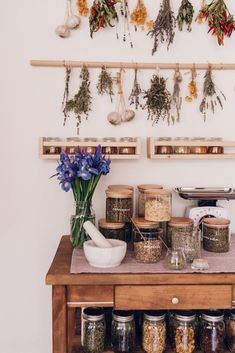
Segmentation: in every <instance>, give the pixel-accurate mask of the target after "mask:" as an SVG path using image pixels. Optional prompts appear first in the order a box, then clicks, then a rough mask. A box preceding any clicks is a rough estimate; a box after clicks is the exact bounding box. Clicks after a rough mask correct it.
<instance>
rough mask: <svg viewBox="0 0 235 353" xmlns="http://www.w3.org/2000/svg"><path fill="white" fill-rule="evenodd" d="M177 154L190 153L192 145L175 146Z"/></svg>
mask: <svg viewBox="0 0 235 353" xmlns="http://www.w3.org/2000/svg"><path fill="white" fill-rule="evenodd" d="M173 149H174V153H175V154H190V146H174V147H173Z"/></svg>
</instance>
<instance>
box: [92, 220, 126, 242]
mask: <svg viewBox="0 0 235 353" xmlns="http://www.w3.org/2000/svg"><path fill="white" fill-rule="evenodd" d="M98 225H99V230H100V232H101V233H102V234H103V236H104V237H105V238H108V239H119V240H123V241H125V240H126V233H125V223H113V222H112V223H111V222H107V221H106V220H105V219H100V220H99V222H98Z"/></svg>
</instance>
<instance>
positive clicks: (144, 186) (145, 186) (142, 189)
mask: <svg viewBox="0 0 235 353" xmlns="http://www.w3.org/2000/svg"><path fill="white" fill-rule="evenodd" d="M137 188H138V191H139V195H138V217H144V207H145V194H144V193H145V191H146V190H149V189H162V188H163V187H162V186H161V185H157V184H142V185H138V186H137Z"/></svg>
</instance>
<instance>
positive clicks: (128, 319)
mask: <svg viewBox="0 0 235 353" xmlns="http://www.w3.org/2000/svg"><path fill="white" fill-rule="evenodd" d="M111 341H112V348H113V351H114V353H132V352H134V351H135V321H134V314H133V313H132V312H131V311H124V310H114V311H113V320H112V328H111Z"/></svg>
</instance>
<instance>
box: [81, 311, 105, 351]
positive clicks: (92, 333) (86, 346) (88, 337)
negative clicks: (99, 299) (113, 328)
mask: <svg viewBox="0 0 235 353" xmlns="http://www.w3.org/2000/svg"><path fill="white" fill-rule="evenodd" d="M105 332H106V325H105V318H104V311H103V309H101V308H85V309H84V311H83V315H82V348H83V351H84V352H85V353H102V352H103V351H104V342H105Z"/></svg>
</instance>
